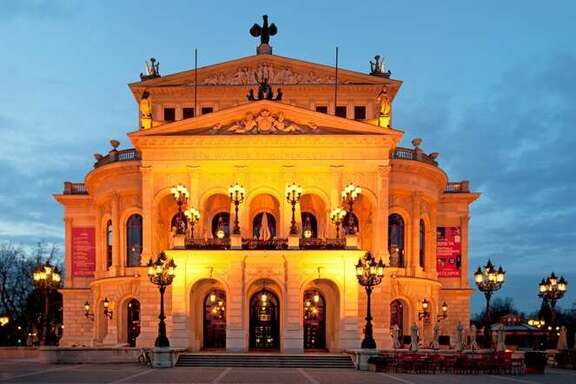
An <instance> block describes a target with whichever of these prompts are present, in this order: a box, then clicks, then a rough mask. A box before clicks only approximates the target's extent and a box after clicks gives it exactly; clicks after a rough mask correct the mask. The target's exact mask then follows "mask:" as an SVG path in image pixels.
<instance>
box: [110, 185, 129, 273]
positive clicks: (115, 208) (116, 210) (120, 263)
mask: <svg viewBox="0 0 576 384" xmlns="http://www.w3.org/2000/svg"><path fill="white" fill-rule="evenodd" d="M121 230H122V226H121V225H120V196H119V195H118V194H117V193H116V192H114V193H113V194H112V269H113V270H114V272H115V274H122V270H123V267H124V266H125V265H126V260H122V257H121V255H120V253H121V251H120V231H121Z"/></svg>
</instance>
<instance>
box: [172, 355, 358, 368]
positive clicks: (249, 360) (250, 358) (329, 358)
mask: <svg viewBox="0 0 576 384" xmlns="http://www.w3.org/2000/svg"><path fill="white" fill-rule="evenodd" d="M176 366H179V367H270V368H354V364H353V362H352V359H351V358H350V356H348V355H281V354H278V355H273V354H263V355H250V354H190V353H182V354H180V356H179V357H178V362H177V363H176Z"/></svg>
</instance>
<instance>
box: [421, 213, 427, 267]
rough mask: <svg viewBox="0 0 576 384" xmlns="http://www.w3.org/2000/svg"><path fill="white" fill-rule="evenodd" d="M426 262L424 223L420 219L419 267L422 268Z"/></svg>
mask: <svg viewBox="0 0 576 384" xmlns="http://www.w3.org/2000/svg"><path fill="white" fill-rule="evenodd" d="M425 264H426V225H425V224H424V220H422V219H420V267H421V268H422V269H424V266H425Z"/></svg>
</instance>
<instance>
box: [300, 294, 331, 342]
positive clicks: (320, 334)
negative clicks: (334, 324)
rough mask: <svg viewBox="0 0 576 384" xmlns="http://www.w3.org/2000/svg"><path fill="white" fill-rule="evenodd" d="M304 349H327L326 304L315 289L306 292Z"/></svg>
mask: <svg viewBox="0 0 576 384" xmlns="http://www.w3.org/2000/svg"><path fill="white" fill-rule="evenodd" d="M304 349H308V350H319V349H321V350H323V349H326V303H325V301H324V297H322V295H321V294H320V292H318V291H317V290H315V289H314V290H308V291H306V292H304Z"/></svg>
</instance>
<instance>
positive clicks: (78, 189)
mask: <svg viewBox="0 0 576 384" xmlns="http://www.w3.org/2000/svg"><path fill="white" fill-rule="evenodd" d="M64 194H65V195H87V194H88V191H87V190H86V185H85V184H84V183H72V182H70V181H65V182H64Z"/></svg>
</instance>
